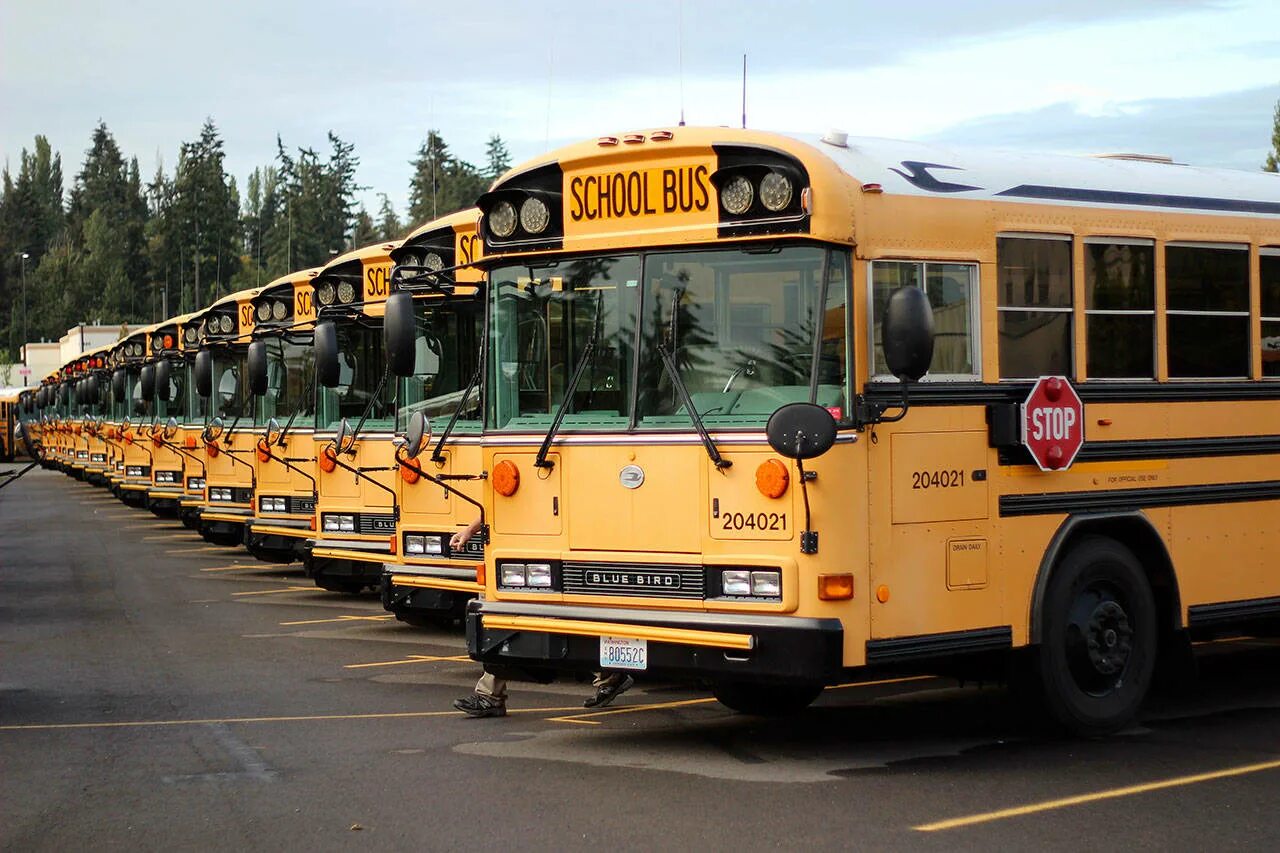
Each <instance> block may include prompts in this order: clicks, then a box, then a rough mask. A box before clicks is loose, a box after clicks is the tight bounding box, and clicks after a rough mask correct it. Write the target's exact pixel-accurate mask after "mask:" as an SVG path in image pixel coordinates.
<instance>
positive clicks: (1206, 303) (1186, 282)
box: [1165, 243, 1249, 379]
mask: <svg viewBox="0 0 1280 853" xmlns="http://www.w3.org/2000/svg"><path fill="white" fill-rule="evenodd" d="M1165 289H1166V292H1167V294H1168V305H1169V307H1168V311H1167V312H1166V313H1167V315H1168V316H1167V317H1166V320H1165V322H1166V324H1167V328H1168V336H1167V340H1168V348H1169V377H1170V378H1171V379H1172V378H1202V377H1213V378H1219V379H1226V378H1236V379H1242V378H1245V377H1247V376H1248V375H1249V251H1248V247H1247V246H1243V245H1221V246H1209V245H1204V244H1199V243H1198V244H1195V245H1178V244H1174V243H1171V244H1169V245H1167V246H1165Z"/></svg>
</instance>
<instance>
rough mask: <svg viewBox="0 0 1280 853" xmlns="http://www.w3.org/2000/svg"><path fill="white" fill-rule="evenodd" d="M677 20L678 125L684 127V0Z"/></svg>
mask: <svg viewBox="0 0 1280 853" xmlns="http://www.w3.org/2000/svg"><path fill="white" fill-rule="evenodd" d="M678 14H679V22H678V25H677V27H676V55H677V56H678V57H679V67H680V126H681V127H684V0H680V5H679V7H678Z"/></svg>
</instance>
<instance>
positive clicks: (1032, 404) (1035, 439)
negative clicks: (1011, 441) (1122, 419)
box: [1022, 376, 1084, 471]
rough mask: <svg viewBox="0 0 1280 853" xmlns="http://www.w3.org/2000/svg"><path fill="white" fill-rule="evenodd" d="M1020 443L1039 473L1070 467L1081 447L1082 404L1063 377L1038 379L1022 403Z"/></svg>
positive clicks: (1082, 436)
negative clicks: (1028, 453) (1038, 467)
mask: <svg viewBox="0 0 1280 853" xmlns="http://www.w3.org/2000/svg"><path fill="white" fill-rule="evenodd" d="M1022 444H1023V446H1024V447H1026V448H1027V450H1028V451H1029V452H1030V453H1031V458H1033V459H1035V460H1036V464H1037V465H1039V466H1040V470H1041V471H1061V470H1062V469H1064V468H1069V467H1071V463H1072V462H1074V461H1075V458H1076V454H1077V453H1079V452H1080V448H1081V447H1082V446H1083V445H1084V403H1082V402H1081V401H1080V395H1079V394H1077V393H1076V389H1074V388H1072V387H1071V382H1070V381H1068V379H1067V378H1066V377H1065V376H1041V377H1040V378H1039V379H1038V380H1036V384H1035V387H1034V388H1032V389H1031V393H1030V394H1028V395H1027V399H1026V400H1025V401H1024V402H1023V404H1022Z"/></svg>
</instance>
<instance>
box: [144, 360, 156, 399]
mask: <svg viewBox="0 0 1280 853" xmlns="http://www.w3.org/2000/svg"><path fill="white" fill-rule="evenodd" d="M155 393H156V366H155V365H154V364H144V365H143V366H142V399H144V400H147V401H150V400H151V398H152V397H154V396H155Z"/></svg>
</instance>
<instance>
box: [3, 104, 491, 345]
mask: <svg viewBox="0 0 1280 853" xmlns="http://www.w3.org/2000/svg"><path fill="white" fill-rule="evenodd" d="M359 165H360V158H359V156H358V155H357V153H356V151H355V147H354V145H352V143H350V142H347V141H345V140H343V139H341V138H340V137H338V136H337V135H335V134H333V133H329V134H328V138H327V145H325V146H322V147H320V148H318V149H317V148H307V147H298V146H291V145H289V144H288V142H287V141H286V140H284V139H280V138H277V140H276V152H275V157H274V158H273V159H272V160H271V161H270V162H268V163H264V164H262V165H261V166H259V167H257V168H255V169H254V170H253V171H252V172H250V174H249V175H247V176H244V181H243V184H238V183H237V181H236V178H235V176H232V175H230V174H228V173H227V170H226V165H225V152H224V147H223V140H222V137H221V135H220V134H219V132H218V128H217V126H216V125H215V124H214V122H213V120H212V119H209V120H207V121H206V122H205V123H204V125H203V126H202V127H201V128H200V129H199V132H198V133H197V134H196V135H195V137H194V138H193V139H191V140H190V141H188V142H184V143H182V144H181V146H180V147H179V150H178V151H177V157H176V160H175V161H174V162H173V164H172V168H166V166H165V165H164V164H161V165H159V166H158V167H157V168H156V170H155V172H154V173H153V174H149V175H143V174H142V171H141V169H140V167H139V165H138V158H137V157H134V156H130V155H128V154H126V153H125V152H122V151H121V150H120V147H119V145H117V143H116V140H115V138H114V137H113V136H112V133H111V131H110V129H108V127H107V126H106V124H104V123H99V124H98V126H97V127H95V128H94V129H93V132H92V134H91V137H90V141H89V147H88V149H87V150H86V151H85V154H84V159H83V162H82V163H81V164H80V165H79V166H78V167H77V166H75V165H71V164H64V162H63V157H62V154H61V153H59V152H57V151H54V150H53V149H52V147H51V146H50V144H49V140H48V139H47V138H45V137H44V136H36V137H35V140H34V142H33V144H32V147H31V149H30V150H27V149H24V150H23V151H22V152H21V155H20V156H19V158H18V162H16V163H15V162H10V163H7V164H6V165H5V167H4V169H3V172H2V173H0V180H2V181H3V187H2V190H0V363H5V362H9V361H16V360H17V359H18V357H19V349H20V347H21V346H22V344H23V343H24V342H26V341H39V340H57V339H58V338H59V337H60V336H61V335H63V334H64V333H65V332H66V330H67V329H68V328H70V327H71V326H74V325H75V324H77V323H105V324H115V323H121V324H125V323H129V324H137V323H150V322H155V321H159V320H162V319H166V318H167V317H171V316H174V315H177V314H180V313H185V312H187V311H193V310H196V309H197V308H201V307H203V306H205V305H208V304H209V303H210V302H212V301H214V300H215V299H217V298H219V297H221V296H225V295H227V294H229V293H233V292H235V291H237V290H242V289H244V288H247V287H255V286H258V285H261V284H265V283H267V282H268V281H270V280H271V279H273V278H276V277H278V276H281V275H284V274H285V273H287V272H290V271H292V270H296V269H304V268H306V267H312V266H319V265H322V264H324V263H327V262H328V261H329V260H330V259H331V258H332V257H333V256H334V254H336V253H339V252H343V251H347V250H348V249H352V248H356V247H358V246H363V245H368V244H369V243H372V242H376V241H378V240H386V239H393V238H399V237H403V236H404V235H405V233H406V232H407V231H409V230H411V229H412V228H414V227H416V226H417V225H420V224H422V223H423V222H426V221H427V220H429V219H432V218H434V217H435V216H443V215H445V214H447V213H452V212H454V211H456V210H461V209H463V208H465V207H467V206H469V205H471V204H473V203H474V202H475V199H476V197H477V196H478V195H480V194H481V193H482V192H484V191H485V189H486V188H487V187H488V185H489V182H490V181H492V180H493V179H494V178H495V177H497V176H498V175H500V174H502V173H503V172H504V171H506V170H507V169H508V168H509V167H510V165H511V158H510V154H509V153H508V151H507V148H506V144H505V143H504V142H503V141H502V139H501V137H499V136H497V135H494V136H492V137H490V138H489V140H488V143H487V145H486V147H485V162H484V163H483V164H481V165H479V166H477V165H474V164H472V163H468V162H467V161H465V160H462V159H460V158H459V157H457V156H455V155H454V154H453V153H452V152H451V151H450V149H449V146H448V145H447V144H446V143H445V141H444V139H443V138H442V137H441V136H440V134H439V133H438V132H437V131H434V130H431V131H428V133H427V136H426V139H425V140H424V141H423V143H422V146H421V147H420V148H419V150H418V151H417V153H416V156H415V157H414V158H413V160H412V161H411V162H410V165H411V166H412V168H413V177H412V181H411V184H410V208H409V210H408V211H405V216H404V218H403V219H402V218H401V217H400V216H399V215H398V214H397V213H396V210H395V209H394V207H393V206H392V204H391V201H390V199H388V197H387V195H386V194H385V193H379V194H378V199H379V201H380V204H379V205H378V208H377V210H374V211H369V210H366V209H365V208H364V206H363V205H360V204H359V203H358V201H357V195H358V194H359V193H360V192H362V191H363V190H365V189H367V188H366V187H363V186H360V184H359V183H358V180H357V177H356V173H357V170H358V167H359ZM64 170H65V173H64ZM24 292H25V299H24ZM24 303H25V307H26V311H25V317H24V316H23V314H24V312H23V306H24ZM24 334H25V336H24Z"/></svg>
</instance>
